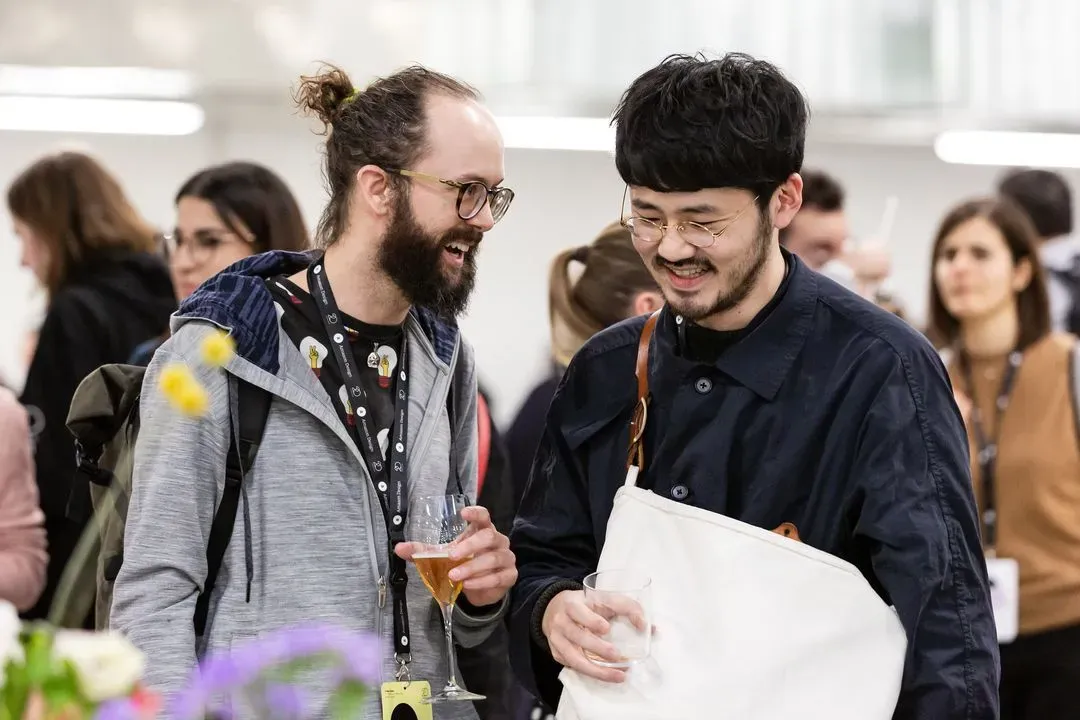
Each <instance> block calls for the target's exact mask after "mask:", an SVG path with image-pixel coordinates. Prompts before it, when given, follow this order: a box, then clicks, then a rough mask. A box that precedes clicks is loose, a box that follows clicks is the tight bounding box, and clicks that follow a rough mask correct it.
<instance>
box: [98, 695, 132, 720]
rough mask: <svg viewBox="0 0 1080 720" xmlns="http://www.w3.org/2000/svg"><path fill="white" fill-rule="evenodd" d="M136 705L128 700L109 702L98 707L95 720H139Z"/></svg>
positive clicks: (121, 699)
mask: <svg viewBox="0 0 1080 720" xmlns="http://www.w3.org/2000/svg"><path fill="white" fill-rule="evenodd" d="M138 718H139V713H138V711H137V710H136V709H135V704H134V703H132V702H131V700H129V699H128V698H120V699H118V700H109V701H107V702H104V703H102V704H101V705H100V706H98V709H97V711H96V712H95V713H94V720H138Z"/></svg>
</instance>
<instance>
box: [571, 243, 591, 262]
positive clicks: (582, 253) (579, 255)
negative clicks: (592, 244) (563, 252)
mask: <svg viewBox="0 0 1080 720" xmlns="http://www.w3.org/2000/svg"><path fill="white" fill-rule="evenodd" d="M570 259H571V260H574V261H576V262H579V263H581V264H582V265H585V264H587V263H588V262H589V246H588V245H582V246H581V247H578V248H574V252H572V253H570Z"/></svg>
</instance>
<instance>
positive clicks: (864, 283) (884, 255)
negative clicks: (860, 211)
mask: <svg viewBox="0 0 1080 720" xmlns="http://www.w3.org/2000/svg"><path fill="white" fill-rule="evenodd" d="M799 174H800V175H801V176H802V179H803V204H802V207H801V208H799V212H798V213H796V215H795V218H794V219H793V220H792V221H791V224H790V225H788V226H787V227H786V228H783V229H782V230H781V231H780V244H781V245H783V246H784V247H785V248H787V249H788V250H789V251H791V252H792V253H794V254H795V255H797V256H798V257H799V259H800V260H802V261H803V262H805V263H806V264H807V265H808V266H809V267H810V268H811V269H812V270H817V271H818V272H820V273H821V274H822V275H825V276H826V277H828V278H831V279H832V280H835V281H836V282H838V283H840V284H841V285H843V286H844V287H846V288H848V289H849V290H851V291H853V292H856V293H858V294H859V295H861V296H863V297H865V298H867V299H868V300H871V301H873V302H874V303H876V304H877V305H879V306H881V307H884V308H885V309H886V310H888V311H889V312H892V313H895V314H897V315H900V316H901V317H902V316H903V308H902V304H901V302H900V300H899V298H898V297H897V296H896V294H895V293H893V292H892V291H891V290H889V289H888V288H886V287H885V285H886V282H887V281H888V279H889V275H890V273H891V272H892V257H891V254H890V253H889V251H888V249H887V248H885V247H884V246H883V245H882V244H881V243H879V242H865V243H860V242H857V241H856V240H854V239H853V238H852V236H851V227H850V225H849V221H848V216H847V212H846V211H845V208H844V200H845V197H844V188H843V186H842V185H841V184H840V181H839V180H837V179H836V178H835V177H833V176H832V175H829V174H828V173H826V172H823V171H821V170H814V169H804V170H803V171H802V172H801V173H799Z"/></svg>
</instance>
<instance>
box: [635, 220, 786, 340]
mask: <svg viewBox="0 0 1080 720" xmlns="http://www.w3.org/2000/svg"><path fill="white" fill-rule="evenodd" d="M771 239H772V223H770V222H767V221H766V220H765V219H764V218H763V219H762V220H760V221H759V222H758V230H757V234H756V235H755V237H754V242H753V243H752V244H751V246H750V249H749V250H748V251H747V253H746V254H745V255H744V256H743V257H741V258H739V259H738V260H737V261H736V262H735V263H734V264H733V265H732V267H731V268H730V269H728V270H727V271H726V272H721V271H718V270H716V267H715V266H714V265H713V264H712V263H711V262H709V261H708V260H707V259H705V258H690V259H689V260H686V261H683V262H679V263H669V262H667V261H665V260H664V259H663V258H661V257H660V256H659V255H657V256H656V258H655V260H654V264H655V265H656V266H657V268H658V269H660V270H661V271H662V270H664V269H666V268H679V269H686V268H693V267H700V268H702V269H704V270H712V271H714V272H717V274H719V275H720V277H721V278H722V279H723V280H724V288H727V289H726V290H725V289H723V288H722V289H721V290H720V293H719V294H718V295H717V297H716V298H715V299H714V300H713V302H712V303H709V304H705V303H701V302H694V301H688V300H684V299H682V298H680V297H678V296H677V295H676V296H675V297H668V294H667V293H663V294H664V301H665V302H666V303H667V305H668V307H670V308H671V309H672V310H673V311H674V312H675V313H677V314H679V315H682V316H683V317H685V318H686V319H687V320H691V321H694V322H699V321H701V320H703V319H705V318H707V317H711V316H713V315H716V314H718V313H722V312H726V311H728V310H730V309H731V308H733V307H735V306H736V305H738V304H739V303H741V302H742V301H743V300H745V299H746V298H747V296H748V295H749V294H750V292H751V291H752V290H753V289H754V288H755V287H756V286H757V284H758V281H759V280H760V279H761V275H762V273H763V272H764V270H765V264H766V262H767V261H768V259H769V244H770V240H771Z"/></svg>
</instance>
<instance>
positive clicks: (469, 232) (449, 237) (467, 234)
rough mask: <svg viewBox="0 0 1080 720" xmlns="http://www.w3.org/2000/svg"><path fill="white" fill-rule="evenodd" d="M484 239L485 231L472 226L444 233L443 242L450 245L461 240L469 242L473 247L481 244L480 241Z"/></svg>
mask: <svg viewBox="0 0 1080 720" xmlns="http://www.w3.org/2000/svg"><path fill="white" fill-rule="evenodd" d="M483 239H484V233H482V232H480V231H479V230H474V229H472V228H469V229H462V230H451V231H450V232H448V233H447V234H446V235H443V239H442V244H443V245H449V244H450V243H452V242H454V241H457V240H460V241H461V242H464V243H468V244H469V245H471V246H472V247H473V248H475V247H476V246H477V245H479V244H480V241H481V240H483Z"/></svg>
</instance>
